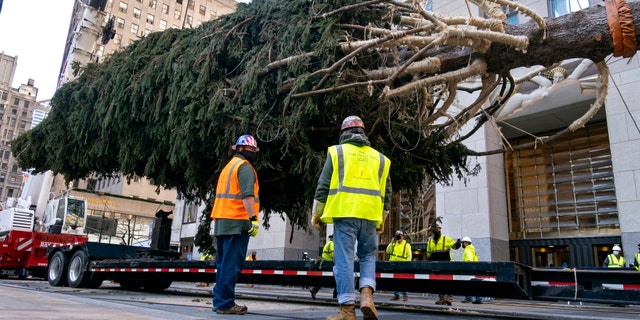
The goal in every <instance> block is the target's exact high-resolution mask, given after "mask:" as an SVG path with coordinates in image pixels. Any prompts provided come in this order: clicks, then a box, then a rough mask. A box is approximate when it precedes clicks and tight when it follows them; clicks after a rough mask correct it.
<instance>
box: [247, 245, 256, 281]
mask: <svg viewBox="0 0 640 320" xmlns="http://www.w3.org/2000/svg"><path fill="white" fill-rule="evenodd" d="M246 260H247V261H257V260H258V254H257V253H256V252H255V250H254V251H251V254H250V255H248V256H247V259H246ZM245 287H247V288H253V283H247V284H246V285H245Z"/></svg>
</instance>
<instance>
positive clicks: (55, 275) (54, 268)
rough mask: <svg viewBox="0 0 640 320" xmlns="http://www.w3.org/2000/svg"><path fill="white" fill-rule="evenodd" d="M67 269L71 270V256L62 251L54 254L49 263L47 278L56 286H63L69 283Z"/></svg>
mask: <svg viewBox="0 0 640 320" xmlns="http://www.w3.org/2000/svg"><path fill="white" fill-rule="evenodd" d="M67 270H69V257H68V256H67V255H66V254H64V253H63V252H62V251H58V252H56V253H54V254H53V257H51V260H49V264H48V265H47V279H48V280H49V284H50V285H52V286H54V287H62V286H65V285H66V284H67Z"/></svg>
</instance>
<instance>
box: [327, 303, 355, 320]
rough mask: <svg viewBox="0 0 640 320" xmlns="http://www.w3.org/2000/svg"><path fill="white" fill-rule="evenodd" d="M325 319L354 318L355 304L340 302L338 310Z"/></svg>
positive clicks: (345, 319) (340, 319)
mask: <svg viewBox="0 0 640 320" xmlns="http://www.w3.org/2000/svg"><path fill="white" fill-rule="evenodd" d="M327 320H356V305H355V304H341V305H340V311H338V313H337V314H335V315H333V316H328V317H327Z"/></svg>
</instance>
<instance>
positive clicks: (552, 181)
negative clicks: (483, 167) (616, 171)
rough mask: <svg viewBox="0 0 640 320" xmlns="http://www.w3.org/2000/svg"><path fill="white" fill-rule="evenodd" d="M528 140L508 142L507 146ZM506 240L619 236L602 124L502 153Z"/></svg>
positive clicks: (605, 130)
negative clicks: (536, 144)
mask: <svg viewBox="0 0 640 320" xmlns="http://www.w3.org/2000/svg"><path fill="white" fill-rule="evenodd" d="M532 140H533V138H522V139H514V140H511V141H510V143H511V145H518V144H522V143H528V142H530V141H532ZM505 170H506V179H507V185H508V192H509V193H508V202H507V205H508V213H509V231H510V239H513V240H519V239H539V238H561V237H580V236H592V235H594V234H601V233H619V232H620V224H619V221H618V209H617V200H616V195H615V185H614V181H613V169H612V162H611V152H610V150H609V139H608V134H607V125H606V123H604V122H603V123H597V124H592V125H588V126H586V127H585V128H583V129H580V130H577V131H575V132H573V133H571V134H570V135H569V136H568V137H566V138H564V139H561V140H558V141H556V142H554V143H551V144H546V145H542V146H540V145H538V146H537V148H528V149H521V150H517V151H512V152H508V153H505Z"/></svg>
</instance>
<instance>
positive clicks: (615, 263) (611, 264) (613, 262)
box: [602, 245, 627, 268]
mask: <svg viewBox="0 0 640 320" xmlns="http://www.w3.org/2000/svg"><path fill="white" fill-rule="evenodd" d="M612 251H613V253H611V254H609V255H608V256H607V257H606V258H605V259H604V262H603V263H602V266H603V267H606V268H624V266H625V264H626V263H627V262H626V261H625V260H624V257H623V256H621V255H620V251H622V249H621V248H620V246H619V245H614V246H613V249H612Z"/></svg>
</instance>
